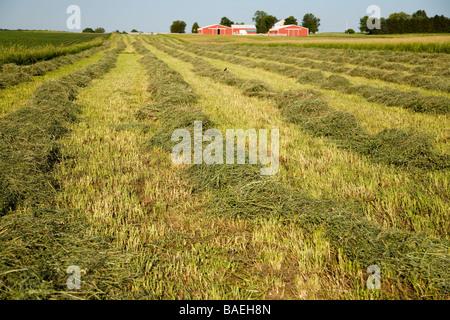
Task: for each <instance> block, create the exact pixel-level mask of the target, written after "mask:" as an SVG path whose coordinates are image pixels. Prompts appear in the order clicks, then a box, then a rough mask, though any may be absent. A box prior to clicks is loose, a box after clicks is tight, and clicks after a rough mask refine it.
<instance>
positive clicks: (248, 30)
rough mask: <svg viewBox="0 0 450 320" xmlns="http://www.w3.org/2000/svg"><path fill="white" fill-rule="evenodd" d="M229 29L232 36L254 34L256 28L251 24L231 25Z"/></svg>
mask: <svg viewBox="0 0 450 320" xmlns="http://www.w3.org/2000/svg"><path fill="white" fill-rule="evenodd" d="M231 29H232V32H233V34H241V35H245V34H256V26H255V25H252V24H233V25H232V26H231Z"/></svg>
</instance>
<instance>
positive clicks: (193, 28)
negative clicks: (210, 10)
mask: <svg viewBox="0 0 450 320" xmlns="http://www.w3.org/2000/svg"><path fill="white" fill-rule="evenodd" d="M199 28H200V26H199V25H198V23H197V22H194V24H193V25H192V30H191V32H192V33H198V29H199Z"/></svg>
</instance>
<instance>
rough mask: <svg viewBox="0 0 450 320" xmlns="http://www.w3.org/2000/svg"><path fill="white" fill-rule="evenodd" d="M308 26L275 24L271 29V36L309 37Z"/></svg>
mask: <svg viewBox="0 0 450 320" xmlns="http://www.w3.org/2000/svg"><path fill="white" fill-rule="evenodd" d="M308 32H309V30H308V28H304V27H300V26H296V25H293V24H292V25H287V26H284V25H281V26H280V25H275V27H273V28H272V29H270V30H269V35H271V36H288V37H307V36H308Z"/></svg>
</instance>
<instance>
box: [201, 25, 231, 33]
mask: <svg viewBox="0 0 450 320" xmlns="http://www.w3.org/2000/svg"><path fill="white" fill-rule="evenodd" d="M197 33H198V34H222V35H231V34H232V29H231V28H230V27H227V26H222V25H220V24H213V25H211V26H206V27H203V28H199V29H198V31H197Z"/></svg>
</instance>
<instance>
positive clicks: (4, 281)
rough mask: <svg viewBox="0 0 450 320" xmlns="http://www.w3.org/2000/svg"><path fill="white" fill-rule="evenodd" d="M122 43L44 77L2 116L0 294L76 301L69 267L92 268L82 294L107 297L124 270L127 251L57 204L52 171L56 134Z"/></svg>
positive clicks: (56, 150) (113, 59)
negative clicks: (89, 61) (25, 100)
mask: <svg viewBox="0 0 450 320" xmlns="http://www.w3.org/2000/svg"><path fill="white" fill-rule="evenodd" d="M123 48H124V47H123V45H119V46H118V48H117V49H113V50H110V51H108V52H106V53H105V55H104V56H103V57H102V58H101V59H100V60H99V61H98V62H97V63H95V64H93V65H90V66H88V67H86V68H84V69H80V70H77V71H76V72H74V73H72V74H70V75H69V76H67V77H63V78H61V79H59V80H53V81H48V82H45V83H43V84H42V86H41V87H39V88H38V89H37V90H36V91H35V93H34V97H33V100H32V103H31V105H30V106H26V107H22V108H20V109H18V110H17V111H15V112H12V113H10V114H8V115H7V116H6V117H4V118H2V119H1V120H0V166H1V168H2V170H1V172H0V173H1V175H0V210H1V213H2V214H4V215H3V216H2V217H0V244H1V250H0V299H74V296H72V295H71V294H69V293H68V292H67V290H68V289H67V282H66V280H67V278H68V276H69V275H68V274H67V272H68V271H67V267H68V266H83V268H84V269H83V270H84V271H82V272H86V271H87V273H85V274H83V276H84V277H85V280H86V281H84V282H83V292H82V295H83V297H84V298H86V299H103V298H104V297H105V296H106V295H107V293H108V292H109V291H110V287H109V286H108V285H107V283H109V281H114V279H115V277H116V275H117V272H119V271H118V270H121V266H120V264H119V262H120V261H124V254H123V253H121V252H118V251H114V250H112V249H111V247H110V244H109V243H108V241H106V240H105V239H103V238H100V237H96V236H92V235H90V234H89V232H88V231H89V228H88V226H86V222H85V221H84V220H83V218H81V216H76V215H72V214H71V212H69V211H68V210H66V209H64V208H58V207H57V206H56V205H55V201H54V195H55V191H57V189H58V181H55V180H54V179H53V178H52V173H51V170H52V168H53V167H54V165H55V163H56V162H58V161H59V160H60V159H61V152H60V148H59V144H58V139H59V138H60V137H61V136H62V135H63V134H65V133H67V132H68V125H69V124H70V123H72V122H74V121H76V119H77V115H78V113H79V112H80V106H79V105H77V104H76V102H75V101H74V100H75V98H76V95H77V92H78V90H79V89H80V88H82V87H84V86H86V85H88V84H89V83H90V82H91V81H92V80H93V79H95V78H98V77H100V76H102V75H104V74H106V73H107V72H108V71H109V70H111V68H113V67H114V66H115V63H116V60H117V56H118V52H119V51H121V50H123ZM77 77H80V79H77ZM15 209H16V210H15ZM113 260H114V261H113ZM105 270H108V272H105Z"/></svg>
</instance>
